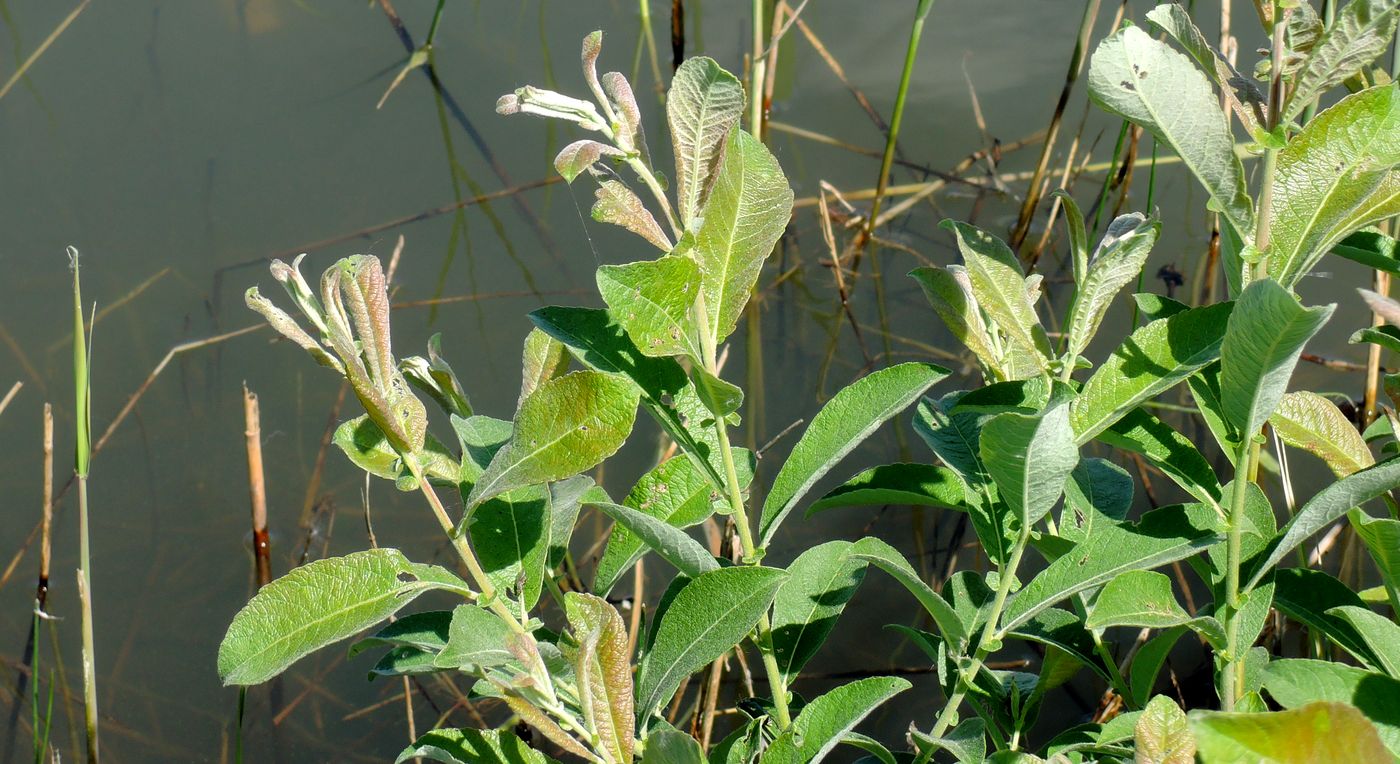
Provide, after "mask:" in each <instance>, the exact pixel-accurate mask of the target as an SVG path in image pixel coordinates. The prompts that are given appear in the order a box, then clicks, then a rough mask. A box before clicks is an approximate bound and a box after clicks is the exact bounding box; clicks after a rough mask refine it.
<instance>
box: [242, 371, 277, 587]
mask: <svg viewBox="0 0 1400 764" xmlns="http://www.w3.org/2000/svg"><path fill="white" fill-rule="evenodd" d="M243 442H244V447H245V448H246V449H247V453H248V500H249V505H250V507H251V509H252V519H253V559H254V561H255V562H254V569H255V570H256V573H257V583H258V588H259V589H261V588H263V587H264V586H267V585H268V584H269V583H271V582H272V557H271V543H270V541H269V539H268V534H267V485H266V483H265V482H264V479H263V458H262V416H261V415H260V413H259V412H258V396H257V394H256V393H254V392H252V391H251V390H249V389H248V383H247V382H244V383H243Z"/></svg>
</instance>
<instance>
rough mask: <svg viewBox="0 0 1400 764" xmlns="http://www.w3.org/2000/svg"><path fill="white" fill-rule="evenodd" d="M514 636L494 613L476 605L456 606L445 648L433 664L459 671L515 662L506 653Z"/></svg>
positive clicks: (508, 652) (509, 653) (508, 651)
mask: <svg viewBox="0 0 1400 764" xmlns="http://www.w3.org/2000/svg"><path fill="white" fill-rule="evenodd" d="M513 639H514V634H513V633H512V632H511V629H510V627H509V626H507V625H506V622H505V621H502V620H501V619H500V617H498V616H497V615H496V614H495V613H492V612H491V611H489V610H486V609H484V608H480V607H477V606H476V605H458V606H457V607H456V609H455V610H453V611H452V625H451V626H450V627H449V628H448V632H447V645H446V646H445V647H443V649H442V652H440V653H438V655H437V658H435V659H434V660H433V664H434V665H436V666H437V667H438V668H452V669H463V670H467V671H471V670H473V668H489V667H491V666H502V665H505V664H507V663H509V662H511V661H513V660H515V659H516V656H515V655H514V654H513V653H512V652H511V650H510V643H511V641H512V640H513Z"/></svg>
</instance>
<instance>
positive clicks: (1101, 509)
mask: <svg viewBox="0 0 1400 764" xmlns="http://www.w3.org/2000/svg"><path fill="white" fill-rule="evenodd" d="M1132 506H1133V478H1132V476H1131V475H1129V474H1128V473H1127V471H1126V470H1124V469H1123V468H1122V467H1119V466H1118V465H1116V464H1114V463H1113V462H1110V461H1108V460H1106V459H1099V458H1096V457H1091V458H1088V459H1081V460H1079V464H1078V465H1077V466H1075V468H1074V471H1073V472H1071V473H1070V479H1069V482H1067V483H1065V506H1064V508H1063V509H1062V510H1061V512H1060V527H1059V532H1060V533H1059V535H1060V536H1061V537H1062V538H1064V539H1067V540H1069V541H1073V542H1076V543H1077V542H1079V541H1083V540H1084V539H1085V538H1086V537H1088V536H1091V535H1093V533H1094V530H1095V528H1098V527H1101V524H1102V525H1109V524H1115V523H1120V522H1122V521H1123V520H1124V519H1126V518H1127V516H1128V510H1129V509H1130V508H1132Z"/></svg>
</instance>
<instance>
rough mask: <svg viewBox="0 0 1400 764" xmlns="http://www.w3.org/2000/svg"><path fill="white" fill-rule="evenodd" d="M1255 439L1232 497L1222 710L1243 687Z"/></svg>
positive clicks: (1239, 463) (1243, 449)
mask: <svg viewBox="0 0 1400 764" xmlns="http://www.w3.org/2000/svg"><path fill="white" fill-rule="evenodd" d="M1253 440H1254V439H1253V437H1252V436H1250V437H1246V438H1245V440H1243V441H1242V442H1241V443H1240V447H1239V451H1238V452H1237V453H1236V455H1235V483H1234V487H1233V488H1234V490H1233V491H1231V494H1230V520H1229V526H1228V537H1227V541H1226V566H1225V612H1224V615H1225V651H1226V656H1225V657H1226V659H1227V661H1228V662H1227V664H1226V668H1225V677H1224V681H1223V682H1222V685H1223V687H1222V690H1221V708H1222V709H1223V710H1225V711H1233V710H1234V708H1235V701H1236V700H1238V699H1239V693H1240V687H1241V686H1242V685H1243V676H1242V674H1243V670H1244V662H1243V661H1242V660H1240V655H1239V651H1240V645H1239V638H1240V624H1239V618H1238V617H1237V616H1238V615H1239V610H1240V563H1241V562H1242V560H1241V559H1240V557H1241V540H1242V536H1243V531H1244V507H1245V502H1246V499H1247V498H1248V496H1249V483H1250V480H1249V474H1250V472H1251V471H1252V470H1253V466H1252V465H1254V464H1257V463H1258V459H1259V448H1258V447H1257V445H1255V444H1254V443H1253Z"/></svg>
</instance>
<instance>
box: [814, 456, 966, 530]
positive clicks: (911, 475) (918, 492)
mask: <svg viewBox="0 0 1400 764" xmlns="http://www.w3.org/2000/svg"><path fill="white" fill-rule="evenodd" d="M963 491H964V487H963V482H962V479H961V478H959V477H958V473H956V472H954V471H953V470H950V469H948V468H947V467H939V466H936V465H932V464H904V463H899V464H885V465H881V466H879V467H871V468H870V469H868V470H865V471H864V472H861V473H860V474H858V475H855V476H854V477H852V478H850V479H849V480H847V481H846V482H844V483H842V484H841V485H839V486H837V487H835V488H833V489H831V490H830V491H827V492H826V495H824V496H822V497H821V498H820V499H817V500H816V501H814V502H812V505H811V506H810V507H808V508H807V516H808V517H811V516H812V515H814V514H816V513H818V512H821V511H823V510H827V509H833V508H835V507H869V506H883V505H887V504H894V505H908V506H917V507H945V508H950V509H962V507H963V504H964V502H965V501H966V499H965V498H964V496H963Z"/></svg>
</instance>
